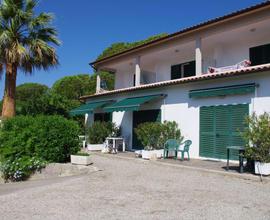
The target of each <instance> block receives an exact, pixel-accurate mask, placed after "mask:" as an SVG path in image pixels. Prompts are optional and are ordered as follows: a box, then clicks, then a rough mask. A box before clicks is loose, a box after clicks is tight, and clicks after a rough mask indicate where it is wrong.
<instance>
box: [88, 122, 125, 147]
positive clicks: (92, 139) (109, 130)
mask: <svg viewBox="0 0 270 220" xmlns="http://www.w3.org/2000/svg"><path fill="white" fill-rule="evenodd" d="M119 134H120V129H119V128H118V127H117V126H116V125H115V124H114V123H112V122H100V121H96V122H94V123H93V124H92V125H91V126H90V127H89V128H88V141H89V143H90V144H102V143H103V142H104V141H105V139H106V137H108V136H111V137H115V136H118V135H119Z"/></svg>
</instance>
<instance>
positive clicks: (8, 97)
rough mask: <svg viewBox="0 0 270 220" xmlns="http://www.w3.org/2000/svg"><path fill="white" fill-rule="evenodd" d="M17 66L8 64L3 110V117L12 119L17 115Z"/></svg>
mask: <svg viewBox="0 0 270 220" xmlns="http://www.w3.org/2000/svg"><path fill="white" fill-rule="evenodd" d="M16 78H17V66H16V65H14V64H10V63H8V64H6V79H5V92H4V101H3V108H2V117H3V118H11V117H14V116H15V114H16V111H15V107H16V106H15V92H16Z"/></svg>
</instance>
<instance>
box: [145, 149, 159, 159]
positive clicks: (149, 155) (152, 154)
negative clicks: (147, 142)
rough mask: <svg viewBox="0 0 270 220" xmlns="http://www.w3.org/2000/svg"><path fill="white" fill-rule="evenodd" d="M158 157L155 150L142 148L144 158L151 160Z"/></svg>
mask: <svg viewBox="0 0 270 220" xmlns="http://www.w3.org/2000/svg"><path fill="white" fill-rule="evenodd" d="M154 157H157V156H156V151H155V150H142V158H143V159H145V160H150V159H151V158H154Z"/></svg>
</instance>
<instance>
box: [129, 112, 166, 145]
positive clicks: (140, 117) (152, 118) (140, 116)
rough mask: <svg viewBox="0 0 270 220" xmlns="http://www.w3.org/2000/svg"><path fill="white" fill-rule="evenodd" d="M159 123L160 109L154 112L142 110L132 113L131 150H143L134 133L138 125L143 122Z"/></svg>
mask: <svg viewBox="0 0 270 220" xmlns="http://www.w3.org/2000/svg"><path fill="white" fill-rule="evenodd" d="M156 121H158V122H160V121H161V111H160V109H155V110H144V111H134V112H133V133H132V137H133V138H132V149H133V150H141V149H143V145H142V143H141V142H140V141H139V140H138V138H137V135H136V133H135V131H134V129H135V128H137V127H138V126H139V125H140V124H142V123H145V122H156Z"/></svg>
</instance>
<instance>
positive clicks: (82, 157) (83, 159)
mask: <svg viewBox="0 0 270 220" xmlns="http://www.w3.org/2000/svg"><path fill="white" fill-rule="evenodd" d="M70 160H71V163H72V164H77V165H85V166H87V165H90V164H92V161H91V158H90V155H89V154H88V153H84V152H79V153H77V154H75V155H70Z"/></svg>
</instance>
